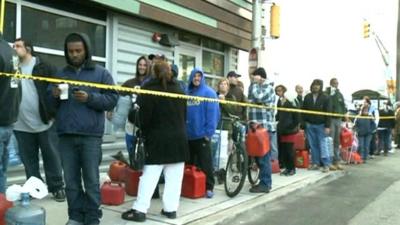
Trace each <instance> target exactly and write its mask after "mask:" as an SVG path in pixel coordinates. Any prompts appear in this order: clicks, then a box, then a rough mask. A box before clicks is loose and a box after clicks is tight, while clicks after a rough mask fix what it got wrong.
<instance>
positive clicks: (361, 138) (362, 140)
mask: <svg viewBox="0 0 400 225" xmlns="http://www.w3.org/2000/svg"><path fill="white" fill-rule="evenodd" d="M369 107H370V106H369V105H368V103H364V106H362V108H361V110H360V114H359V115H360V116H363V117H368V116H369V112H368V110H369ZM360 116H357V117H356V118H355V120H354V130H355V131H356V133H357V138H358V149H359V152H360V155H361V157H362V160H363V163H367V160H368V153H369V145H370V143H371V138H372V132H373V130H374V129H375V122H374V119H373V118H372V117H371V118H360Z"/></svg>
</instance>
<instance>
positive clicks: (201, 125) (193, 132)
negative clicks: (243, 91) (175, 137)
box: [186, 67, 220, 140]
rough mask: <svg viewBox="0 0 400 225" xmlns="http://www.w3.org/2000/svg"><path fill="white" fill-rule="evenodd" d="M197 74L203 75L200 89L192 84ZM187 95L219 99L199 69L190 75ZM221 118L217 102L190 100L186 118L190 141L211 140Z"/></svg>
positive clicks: (195, 69)
mask: <svg viewBox="0 0 400 225" xmlns="http://www.w3.org/2000/svg"><path fill="white" fill-rule="evenodd" d="M196 73H201V82H200V85H199V86H198V87H195V86H194V85H193V82H192V81H193V78H194V75H195V74H196ZM186 94H187V95H191V96H198V97H206V98H215V99H217V94H216V93H215V91H214V90H213V89H212V88H210V87H209V86H208V85H207V84H206V81H205V78H204V73H203V70H202V69H201V68H198V67H196V68H194V69H193V70H192V72H191V73H190V77H189V85H188V87H187V89H186ZM219 116H220V112H219V104H218V103H217V102H205V101H196V100H188V102H187V116H186V118H187V120H186V128H187V134H188V139H189V140H196V139H201V138H205V137H207V138H208V139H211V136H212V135H213V134H214V133H215V129H216V128H217V125H218V121H219Z"/></svg>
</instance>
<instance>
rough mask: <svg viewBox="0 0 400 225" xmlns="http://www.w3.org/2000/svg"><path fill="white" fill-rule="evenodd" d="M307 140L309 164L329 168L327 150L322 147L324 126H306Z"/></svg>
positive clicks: (308, 124)
mask: <svg viewBox="0 0 400 225" xmlns="http://www.w3.org/2000/svg"><path fill="white" fill-rule="evenodd" d="M306 135H307V140H308V143H309V145H310V148H311V162H312V164H313V165H321V163H322V166H330V165H331V160H330V156H329V152H328V151H329V149H327V148H326V147H325V146H324V138H325V137H326V135H325V125H324V124H310V123H307V125H306Z"/></svg>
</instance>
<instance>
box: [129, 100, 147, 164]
mask: <svg viewBox="0 0 400 225" xmlns="http://www.w3.org/2000/svg"><path fill="white" fill-rule="evenodd" d="M135 108H136V112H135V124H136V126H137V128H138V129H137V131H136V143H135V145H134V146H133V149H132V150H133V151H132V154H130V155H129V161H130V167H131V168H132V169H133V170H143V167H144V164H145V154H146V152H145V147H144V141H145V140H144V137H143V135H142V128H141V125H140V118H139V107H138V106H135Z"/></svg>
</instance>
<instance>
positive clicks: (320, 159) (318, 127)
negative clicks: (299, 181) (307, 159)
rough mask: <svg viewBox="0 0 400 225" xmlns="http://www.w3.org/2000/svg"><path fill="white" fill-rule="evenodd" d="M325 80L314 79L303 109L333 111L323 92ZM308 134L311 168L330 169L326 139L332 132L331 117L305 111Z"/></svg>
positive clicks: (321, 111)
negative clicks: (325, 144) (325, 145)
mask: <svg viewBox="0 0 400 225" xmlns="http://www.w3.org/2000/svg"><path fill="white" fill-rule="evenodd" d="M322 88H323V82H322V80H320V79H315V80H313V82H312V84H311V87H310V90H311V93H309V94H307V95H306V96H305V97H304V102H303V107H302V109H303V110H310V111H317V112H320V113H327V112H331V106H330V101H329V98H328V96H327V95H325V94H324V93H323V92H322ZM303 119H304V122H305V129H306V136H307V140H308V143H309V144H310V148H311V159H312V165H311V166H310V168H309V169H310V170H318V169H319V166H320V165H321V166H322V172H324V173H326V172H328V171H329V167H330V166H331V160H330V155H329V149H327V148H325V147H324V139H325V138H326V137H327V136H328V135H329V134H330V128H329V127H330V117H329V116H326V115H315V114H309V113H307V112H305V113H304V114H303Z"/></svg>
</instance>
